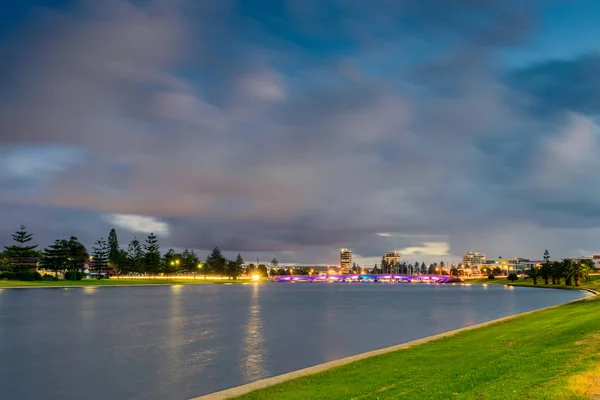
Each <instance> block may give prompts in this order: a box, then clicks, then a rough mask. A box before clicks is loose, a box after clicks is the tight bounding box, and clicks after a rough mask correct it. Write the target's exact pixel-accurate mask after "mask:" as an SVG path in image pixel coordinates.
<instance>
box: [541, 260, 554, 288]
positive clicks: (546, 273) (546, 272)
mask: <svg viewBox="0 0 600 400" xmlns="http://www.w3.org/2000/svg"><path fill="white" fill-rule="evenodd" d="M540 276H541V277H542V278H543V279H544V284H545V285H547V284H548V280H549V279H550V278H552V263H551V262H549V261H547V262H546V261H545V262H544V263H542V266H541V267H540ZM553 280H554V279H553Z"/></svg>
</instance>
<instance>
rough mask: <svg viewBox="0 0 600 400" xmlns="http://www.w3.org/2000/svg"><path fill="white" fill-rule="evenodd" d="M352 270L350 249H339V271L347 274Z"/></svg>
mask: <svg viewBox="0 0 600 400" xmlns="http://www.w3.org/2000/svg"><path fill="white" fill-rule="evenodd" d="M351 270H352V251H350V250H348V249H341V250H340V272H341V273H342V274H349V273H350V271H351Z"/></svg>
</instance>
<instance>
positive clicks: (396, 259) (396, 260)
mask: <svg viewBox="0 0 600 400" xmlns="http://www.w3.org/2000/svg"><path fill="white" fill-rule="evenodd" d="M400 257H401V255H400V252H399V251H398V250H390V251H388V252H387V253H385V255H384V256H383V258H384V259H385V262H386V263H387V265H398V264H400Z"/></svg>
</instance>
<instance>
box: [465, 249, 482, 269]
mask: <svg viewBox="0 0 600 400" xmlns="http://www.w3.org/2000/svg"><path fill="white" fill-rule="evenodd" d="M462 263H463V264H464V265H467V266H471V265H479V264H484V263H485V254H483V253H480V252H478V251H469V252H468V253H465V255H464V256H463V258H462Z"/></svg>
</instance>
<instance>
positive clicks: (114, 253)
mask: <svg viewBox="0 0 600 400" xmlns="http://www.w3.org/2000/svg"><path fill="white" fill-rule="evenodd" d="M108 247H109V252H108V262H109V263H110V265H111V266H112V267H113V268H115V269H117V270H120V269H121V264H122V263H123V262H124V261H125V260H122V259H121V254H122V253H121V251H120V250H121V249H120V248H119V240H118V239H117V231H116V230H115V229H114V228H113V229H111V230H110V233H109V234H108Z"/></svg>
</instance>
